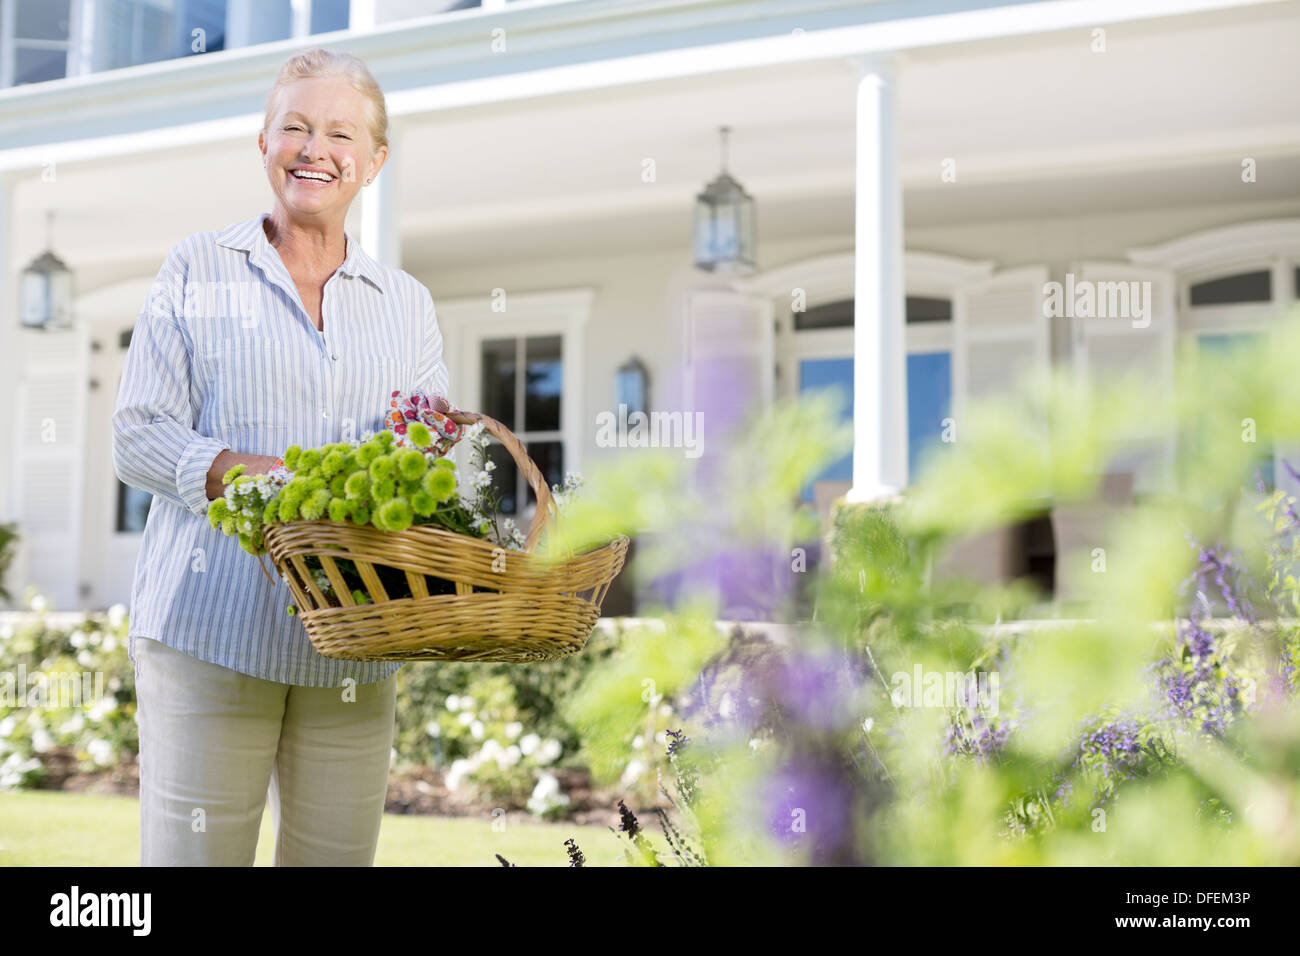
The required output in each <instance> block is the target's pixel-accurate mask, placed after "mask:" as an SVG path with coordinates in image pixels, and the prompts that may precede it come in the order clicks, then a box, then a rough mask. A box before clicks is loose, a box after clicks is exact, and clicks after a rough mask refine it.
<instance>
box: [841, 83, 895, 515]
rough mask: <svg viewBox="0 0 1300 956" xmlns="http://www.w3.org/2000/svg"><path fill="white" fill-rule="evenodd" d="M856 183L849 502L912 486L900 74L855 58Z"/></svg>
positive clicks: (872, 498)
mask: <svg viewBox="0 0 1300 956" xmlns="http://www.w3.org/2000/svg"><path fill="white" fill-rule="evenodd" d="M853 62H854V63H855V64H856V66H857V69H858V102H857V182H856V201H855V211H856V222H855V230H854V231H855V237H856V238H855V249H854V265H853V282H854V286H853V295H854V306H853V310H854V319H853V487H852V488H851V489H850V490H849V492H848V494H847V495H846V496H845V498H846V500H847V501H849V502H855V503H857V502H867V501H873V500H876V499H878V498H881V497H886V496H889V495H893V494H895V493H897V492H898V491H900V490H902V489H903V488H904V487H906V485H907V379H906V376H907V363H906V353H907V347H906V342H905V340H904V333H905V328H904V321H905V317H904V299H903V193H902V183H901V181H900V179H899V169H898V119H897V106H896V104H897V90H896V86H897V84H896V68H895V65H894V64H893V63H892V62H890V61H887V60H879V59H874V58H870V59H869V58H855V59H854V61H853Z"/></svg>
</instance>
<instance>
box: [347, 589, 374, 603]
mask: <svg viewBox="0 0 1300 956" xmlns="http://www.w3.org/2000/svg"><path fill="white" fill-rule="evenodd" d="M352 600H354V601H356V602H357V603H358V604H374V603H375V602H374V601H372V600H370V595H369V594H367V593H366V592H365V591H363V590H361V589H360V588H353V589H352Z"/></svg>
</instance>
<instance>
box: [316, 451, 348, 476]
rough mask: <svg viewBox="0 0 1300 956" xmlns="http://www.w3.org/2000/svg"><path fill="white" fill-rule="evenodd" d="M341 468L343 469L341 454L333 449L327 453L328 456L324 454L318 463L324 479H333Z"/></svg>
mask: <svg viewBox="0 0 1300 956" xmlns="http://www.w3.org/2000/svg"><path fill="white" fill-rule="evenodd" d="M342 467H343V453H342V452H341V451H339V450H338V449H335V450H333V451H331V452H329V453H328V454H326V456H325V457H324V458H322V459H321V462H320V471H321V474H322V475H324V476H325V477H326V478H333V477H334V476H335V475H337V474H338V473H339V469H340V468H342Z"/></svg>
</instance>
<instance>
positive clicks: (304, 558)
mask: <svg viewBox="0 0 1300 956" xmlns="http://www.w3.org/2000/svg"><path fill="white" fill-rule="evenodd" d="M485 433H490V434H491V435H493V436H494V437H496V438H497V439H498V440H500V441H501V443H502V444H503V445H504V446H505V447H506V449H507V450H508V451H509V452H510V454H511V455H512V457H513V458H514V459H515V462H516V464H517V465H518V466H519V468H520V470H521V471H522V472H523V474H524V475H525V476H526V477H527V478H528V481H529V484H530V485H531V486H532V488H533V491H534V493H535V495H536V497H537V510H536V513H535V514H534V516H533V521H532V525H531V527H530V529H529V532H528V534H527V535H526V536H525V535H524V534H523V533H522V532H521V531H520V529H519V528H517V527H515V524H514V521H513V519H510V518H506V519H505V520H504V522H502V525H503V527H504V531H501V530H499V529H498V526H497V521H496V520H495V515H496V510H497V504H498V497H497V495H496V494H495V492H494V490H493V489H492V487H491V472H492V469H493V467H494V466H493V463H492V462H491V460H490V459H488V457H487V454H486V447H485V439H484V435H485ZM464 438H468V439H469V440H470V447H471V448H472V464H474V465H476V466H478V469H479V470H478V472H477V474H476V475H475V477H474V478H473V480H472V482H471V483H470V484H471V486H472V488H473V490H474V492H475V494H474V495H473V497H472V498H466V497H463V496H462V495H461V494H460V493H459V489H460V487H461V482H460V481H459V476H458V473H457V468H456V465H455V463H454V462H453V461H452V460H451V459H450V458H448V457H446V456H447V453H448V451H449V450H450V448H451V446H452V445H454V444H455V443H456V442H458V441H460V440H462V439H464ZM244 472H245V466H243V465H237V466H235V467H234V468H232V469H230V470H229V471H228V472H227V473H226V474H225V475H224V476H223V483H224V484H225V485H226V493H225V495H224V497H222V498H218V499H216V500H215V501H213V502H212V503H211V505H210V506H209V509H208V520H209V522H210V523H211V524H212V526H213V527H214V528H218V529H220V530H221V531H223V532H224V533H225V534H227V535H235V536H238V538H239V543H240V546H241V547H242V548H243V549H244V550H245V551H248V552H249V553H250V554H253V555H255V556H257V557H258V559H259V561H260V560H261V556H262V555H264V554H267V555H269V556H270V557H271V559H272V561H273V562H274V563H275V565H276V568H277V570H278V571H279V572H280V574H281V575H282V576H283V577H284V579H285V581H286V582H287V583H288V585H289V588H290V590H291V591H292V592H293V594H294V597H295V599H296V604H293V605H290V606H289V608H288V611H289V613H291V614H300V615H301V618H302V620H303V623H304V625H305V626H306V628H307V633H308V636H309V637H310V638H311V640H312V643H313V645H314V646H315V647H316V648H317V650H318V651H320V653H322V654H324V655H325V656H327V657H337V658H344V659H350V660H511V661H524V660H552V659H555V658H557V657H562V656H565V655H566V654H571V653H574V652H575V651H577V650H580V649H581V648H582V646H583V645H585V643H586V639H587V637H588V636H589V635H590V633H591V630H592V628H593V627H594V625H595V621H596V618H597V617H598V616H599V612H600V603H601V601H603V599H604V595H605V593H606V592H607V590H608V587H609V584H610V583H611V582H612V581H613V579H614V577H615V576H616V575H617V574H618V572H619V571H620V570H621V568H622V565H623V561H624V559H625V557H626V552H627V545H628V541H627V538H626V537H624V536H620V537H619V538H616V539H615V540H614V541H612V542H610V543H609V544H608V545H606V546H604V547H601V548H598V549H596V550H595V551H591V552H588V553H586V554H582V555H574V554H572V553H571V552H569V551H567V550H565V549H564V547H563V544H562V537H561V536H559V535H557V534H555V533H554V532H556V531H557V530H558V528H557V519H558V518H559V516H560V512H561V508H562V506H563V503H564V502H565V501H567V500H568V499H569V498H570V497H571V496H572V495H573V494H575V493H576V492H577V490H578V487H579V485H580V484H581V478H580V477H578V476H576V475H573V474H570V475H569V476H568V478H567V479H566V481H565V485H564V487H563V488H561V487H560V486H556V487H554V488H553V489H551V488H548V487H547V485H546V482H545V480H544V479H543V478H542V475H541V473H540V471H539V470H538V469H537V467H536V465H535V464H534V463H533V462H532V460H531V459H530V458H528V456H527V453H526V452H525V451H524V449H523V446H522V445H521V444H520V442H519V440H518V439H517V438H515V436H514V435H513V434H512V433H511V432H510V431H509V429H507V428H505V426H504V425H502V424H501V423H500V422H497V421H496V420H494V419H492V418H489V417H488V416H485V415H479V414H476V413H473V412H461V411H459V410H458V409H454V408H452V407H451V406H450V405H449V404H448V403H447V402H446V401H445V400H444V399H440V398H437V397H433V398H430V397H428V396H424V395H421V394H419V393H416V394H412V395H406V394H404V393H402V392H400V391H396V392H393V394H392V400H391V402H390V411H389V413H388V418H387V420H386V427H385V428H384V429H383V430H381V431H379V432H377V433H375V434H373V435H368V436H366V437H365V438H363V439H362V440H361V441H359V442H335V443H331V444H329V445H324V446H322V447H320V448H309V449H303V448H300V447H298V446H296V445H295V446H291V447H290V448H288V449H286V451H285V453H284V457H283V458H282V459H281V460H280V461H278V462H277V463H276V466H275V467H274V468H272V469H271V471H270V472H268V473H267V474H264V475H247V474H245V473H244ZM544 533H547V535H546V540H547V548H546V550H545V552H544V553H542V554H539V553H537V552H536V548H537V545H538V542H539V541H540V540H541V539H542V537H543V534H544ZM263 571H264V572H265V567H263ZM268 577H269V575H268Z"/></svg>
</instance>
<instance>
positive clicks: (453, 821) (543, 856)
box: [0, 790, 623, 866]
mask: <svg viewBox="0 0 1300 956" xmlns="http://www.w3.org/2000/svg"><path fill="white" fill-rule="evenodd" d="M492 826H493V824H492V821H490V820H480V819H473V818H453V817H433V816H405V815H401V814H387V815H385V817H384V823H383V826H382V827H380V830H379V847H378V849H377V850H376V852H375V866H500V864H499V863H498V862H497V859H496V857H495V856H493V854H494V853H500V854H501V855H502V856H504V857H505V858H506V859H507V860H509V861H510V862H511V863H517V864H519V865H520V866H567V865H568V856H567V855H566V854H565V850H564V841H565V840H567V839H568V838H569V837H574V838H575V839H576V840H577V841H578V846H580V847H581V848H582V852H583V853H584V854H585V855H586V857H587V863H588V865H590V866H613V865H617V857H618V856H619V853H620V852H621V850H622V848H623V845H622V844H620V843H619V841H618V840H617V839H615V837H614V835H613V834H612V833H610V832H609V830H608V829H606V828H605V827H601V826H572V825H570V824H567V823H531V822H527V823H522V822H521V823H516V822H513V821H508V822H506V823H505V825H504V827H503V828H500V829H499V830H498V831H496V832H494V831H493V829H492ZM498 826H500V825H499V824H498ZM274 843H275V840H274V834H273V833H272V830H271V813H270V809H269V808H268V809H267V810H266V812H264V813H263V815H262V832H261V836H260V837H259V839H258V842H257V860H256V863H255V865H256V866H270V865H271V859H272V856H273V852H274ZM139 863H140V803H139V801H138V800H136V799H135V798H134V797H113V796H98V795H89V794H74V793H58V792H51V791H40V790H19V791H7V792H0V866H138V865H139Z"/></svg>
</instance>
